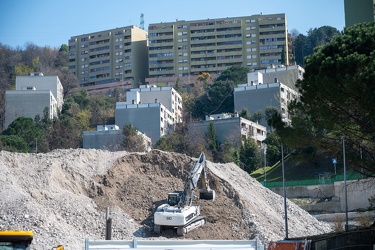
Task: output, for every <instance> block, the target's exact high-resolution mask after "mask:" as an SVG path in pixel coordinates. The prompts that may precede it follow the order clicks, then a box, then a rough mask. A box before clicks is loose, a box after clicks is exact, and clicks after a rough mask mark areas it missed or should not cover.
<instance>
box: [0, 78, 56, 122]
mask: <svg viewBox="0 0 375 250" xmlns="http://www.w3.org/2000/svg"><path fill="white" fill-rule="evenodd" d="M62 105H63V87H62V85H61V82H60V80H59V78H58V77H57V76H44V75H43V74H42V73H31V74H30V76H17V77H16V90H7V91H6V92H5V119H4V124H3V129H6V128H7V127H8V126H9V125H10V124H11V123H12V122H13V121H14V120H15V119H17V118H18V117H29V118H32V119H34V118H35V116H37V115H39V117H40V118H42V117H43V116H44V110H45V109H47V110H48V115H49V118H50V119H54V118H55V117H57V114H58V111H61V109H62Z"/></svg>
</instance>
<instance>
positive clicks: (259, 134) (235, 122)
mask: <svg viewBox="0 0 375 250" xmlns="http://www.w3.org/2000/svg"><path fill="white" fill-rule="evenodd" d="M211 123H212V124H213V125H214V127H215V131H216V135H217V137H218V140H219V142H220V143H225V142H229V143H231V144H232V145H234V146H240V145H241V142H242V141H243V140H244V139H246V138H248V137H249V136H250V137H251V138H253V139H254V140H255V141H256V143H257V144H258V145H259V146H261V145H262V142H263V141H264V140H265V139H266V136H267V128H266V127H264V126H262V125H260V124H258V123H255V122H252V121H249V120H247V119H245V118H242V117H239V116H238V114H235V115H230V114H214V115H210V116H206V120H204V121H198V122H193V123H191V124H190V127H189V137H190V139H191V140H193V141H195V142H201V143H203V144H204V141H206V134H207V131H208V127H209V125H210V124H211Z"/></svg>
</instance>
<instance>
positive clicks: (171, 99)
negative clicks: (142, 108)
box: [126, 85, 182, 123]
mask: <svg viewBox="0 0 375 250" xmlns="http://www.w3.org/2000/svg"><path fill="white" fill-rule="evenodd" d="M158 102H160V103H161V104H163V106H165V108H166V109H168V110H169V111H170V112H171V113H172V114H173V122H174V123H181V122H182V97H181V95H180V94H179V93H178V92H177V91H176V90H175V89H174V88H172V87H157V86H156V85H141V86H140V88H133V89H129V90H128V91H127V92H126V103H127V104H137V103H138V104H140V103H158Z"/></svg>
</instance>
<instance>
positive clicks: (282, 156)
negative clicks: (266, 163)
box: [281, 143, 288, 239]
mask: <svg viewBox="0 0 375 250" xmlns="http://www.w3.org/2000/svg"><path fill="white" fill-rule="evenodd" d="M281 170H282V172H283V193H284V214H285V239H288V210H287V208H286V188H285V171H284V146H283V143H281Z"/></svg>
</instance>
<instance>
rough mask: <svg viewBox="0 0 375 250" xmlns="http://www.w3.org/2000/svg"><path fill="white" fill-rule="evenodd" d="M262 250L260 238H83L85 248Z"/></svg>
mask: <svg viewBox="0 0 375 250" xmlns="http://www.w3.org/2000/svg"><path fill="white" fill-rule="evenodd" d="M103 249H105V250H124V249H137V250H149V249H154V250H188V249H189V250H190V249H194V250H229V249H242V250H264V246H263V245H262V244H261V242H260V240H259V239H258V238H256V239H255V240H137V239H133V240H92V241H90V240H89V239H86V240H85V250H103Z"/></svg>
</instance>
